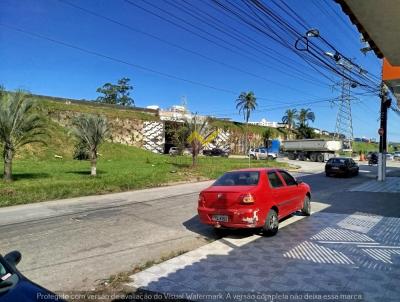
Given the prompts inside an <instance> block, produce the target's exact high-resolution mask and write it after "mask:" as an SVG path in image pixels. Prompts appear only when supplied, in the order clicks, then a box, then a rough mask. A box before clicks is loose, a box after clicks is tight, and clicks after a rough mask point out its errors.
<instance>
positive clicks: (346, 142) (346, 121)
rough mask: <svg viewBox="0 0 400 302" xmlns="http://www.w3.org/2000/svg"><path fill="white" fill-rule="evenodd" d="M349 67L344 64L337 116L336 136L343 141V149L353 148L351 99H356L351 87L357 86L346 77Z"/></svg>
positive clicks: (349, 149)
mask: <svg viewBox="0 0 400 302" xmlns="http://www.w3.org/2000/svg"><path fill="white" fill-rule="evenodd" d="M347 68H348V66H347ZM347 68H346V67H345V66H343V68H342V72H343V75H344V76H343V77H342V81H341V83H340V87H341V94H340V97H339V98H338V100H337V102H338V106H339V109H338V113H337V116H336V125H335V137H336V138H338V139H341V140H342V141H343V150H344V151H351V150H352V146H351V144H352V141H353V138H354V136H353V118H352V115H351V101H352V100H354V98H352V96H351V88H355V87H356V86H355V83H354V82H353V81H351V79H350V78H349V77H346V76H345V75H346V70H347Z"/></svg>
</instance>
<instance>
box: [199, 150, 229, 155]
mask: <svg viewBox="0 0 400 302" xmlns="http://www.w3.org/2000/svg"><path fill="white" fill-rule="evenodd" d="M203 155H205V156H222V157H228V156H229V152H228V151H225V150H223V149H219V148H213V149H211V150H203Z"/></svg>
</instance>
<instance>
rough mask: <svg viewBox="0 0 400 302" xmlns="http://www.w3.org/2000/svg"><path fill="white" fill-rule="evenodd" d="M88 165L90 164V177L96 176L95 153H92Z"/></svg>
mask: <svg viewBox="0 0 400 302" xmlns="http://www.w3.org/2000/svg"><path fill="white" fill-rule="evenodd" d="M90 164H91V170H90V175H91V176H96V175H97V151H92V155H91V159H90Z"/></svg>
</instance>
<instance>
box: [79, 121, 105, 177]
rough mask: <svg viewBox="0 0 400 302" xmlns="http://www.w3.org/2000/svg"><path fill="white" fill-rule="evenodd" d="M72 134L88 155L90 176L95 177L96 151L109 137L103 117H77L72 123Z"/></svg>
mask: <svg viewBox="0 0 400 302" xmlns="http://www.w3.org/2000/svg"><path fill="white" fill-rule="evenodd" d="M72 124H73V125H74V134H75V136H76V138H77V139H78V144H81V146H83V147H84V148H85V149H86V150H87V151H88V153H89V159H90V162H91V172H90V175H91V176H96V175H97V150H98V148H99V146H100V144H101V143H103V142H104V140H105V139H106V138H107V136H108V135H109V131H110V130H109V126H108V122H107V119H106V118H105V117H104V116H100V115H92V114H82V115H79V116H77V117H76V118H75V119H74V120H73V121H72Z"/></svg>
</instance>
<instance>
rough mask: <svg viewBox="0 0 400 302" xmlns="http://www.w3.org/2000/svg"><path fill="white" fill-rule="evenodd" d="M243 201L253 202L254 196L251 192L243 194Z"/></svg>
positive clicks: (245, 202)
mask: <svg viewBox="0 0 400 302" xmlns="http://www.w3.org/2000/svg"><path fill="white" fill-rule="evenodd" d="M242 203H244V204H252V203H254V197H253V195H251V194H250V193H247V194H245V195H242Z"/></svg>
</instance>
